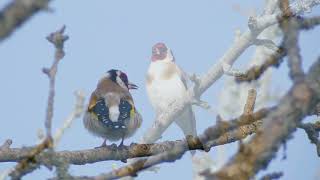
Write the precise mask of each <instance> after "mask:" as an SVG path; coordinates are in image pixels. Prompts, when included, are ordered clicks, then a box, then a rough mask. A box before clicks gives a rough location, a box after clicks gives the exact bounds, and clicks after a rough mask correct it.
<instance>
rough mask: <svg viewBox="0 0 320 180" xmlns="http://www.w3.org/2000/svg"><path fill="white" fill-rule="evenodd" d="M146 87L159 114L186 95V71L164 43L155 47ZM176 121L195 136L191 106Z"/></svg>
mask: <svg viewBox="0 0 320 180" xmlns="http://www.w3.org/2000/svg"><path fill="white" fill-rule="evenodd" d="M146 89H147V93H148V96H149V99H150V102H151V104H152V106H153V108H154V109H155V111H156V113H157V114H159V113H165V111H168V110H169V109H168V107H169V105H170V104H172V103H173V102H175V101H180V100H182V99H183V98H185V97H186V93H187V85H186V79H185V77H184V73H183V71H182V70H181V69H180V68H179V67H178V66H177V65H176V64H175V62H174V57H173V55H172V53H171V51H170V49H168V48H167V47H166V46H165V45H164V44H163V43H158V44H156V45H155V46H154V47H153V57H152V61H151V63H150V66H149V69H148V72H147V78H146ZM160 121H161V120H160ZM175 123H177V125H178V126H179V127H180V128H181V130H182V131H183V133H184V134H185V135H193V136H195V135H196V134H197V133H196V122H195V117H194V113H193V110H192V107H191V106H189V107H187V108H186V109H185V111H184V112H183V113H182V114H181V115H180V116H179V117H178V118H177V119H176V120H175Z"/></svg>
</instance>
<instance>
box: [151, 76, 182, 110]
mask: <svg viewBox="0 0 320 180" xmlns="http://www.w3.org/2000/svg"><path fill="white" fill-rule="evenodd" d="M147 91H148V96H149V99H150V102H151V104H152V106H153V107H154V108H155V109H156V110H157V111H162V110H165V109H167V108H168V106H169V105H170V104H172V103H173V102H174V101H179V100H181V99H183V98H185V95H186V93H187V91H186V88H185V86H184V84H183V82H182V81H181V80H180V77H179V76H178V75H174V76H172V77H171V78H170V79H160V78H156V79H153V81H152V83H150V84H148V85H147Z"/></svg>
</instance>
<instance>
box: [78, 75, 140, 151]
mask: <svg viewBox="0 0 320 180" xmlns="http://www.w3.org/2000/svg"><path fill="white" fill-rule="evenodd" d="M137 88H138V86H136V85H134V84H132V83H130V82H129V81H128V77H127V75H126V74H125V73H124V72H122V71H120V70H115V69H112V70H110V71H108V72H107V73H106V74H105V75H104V76H103V77H102V78H101V79H100V81H99V82H98V85H97V88H96V89H95V90H94V91H93V93H92V94H91V97H90V100H89V105H88V108H87V110H86V112H85V115H84V118H83V123H84V126H85V128H86V129H87V130H88V131H89V132H90V133H92V134H93V135H96V136H99V137H102V138H104V141H103V143H102V145H101V146H99V147H104V146H106V140H109V141H118V140H121V143H120V145H119V147H121V146H123V141H124V139H126V138H128V137H131V136H132V135H133V134H134V133H135V132H136V130H137V129H138V128H139V127H140V126H141V123H142V117H141V115H140V114H139V112H137V110H136V108H135V106H134V102H133V99H132V96H131V94H130V92H129V90H130V89H137Z"/></svg>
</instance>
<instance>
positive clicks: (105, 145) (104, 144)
mask: <svg viewBox="0 0 320 180" xmlns="http://www.w3.org/2000/svg"><path fill="white" fill-rule="evenodd" d="M105 147H107V144H106V140H104V141H103V143H102V144H101V146H98V147H95V149H99V148H105Z"/></svg>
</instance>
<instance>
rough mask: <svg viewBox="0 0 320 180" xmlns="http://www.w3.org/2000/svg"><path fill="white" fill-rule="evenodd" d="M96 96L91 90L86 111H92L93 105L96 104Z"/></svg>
mask: <svg viewBox="0 0 320 180" xmlns="http://www.w3.org/2000/svg"><path fill="white" fill-rule="evenodd" d="M97 101H98V98H97V95H96V93H95V92H93V93H92V94H91V96H90V100H89V105H88V111H92V109H93V108H94V106H95V105H96V104H97Z"/></svg>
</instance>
